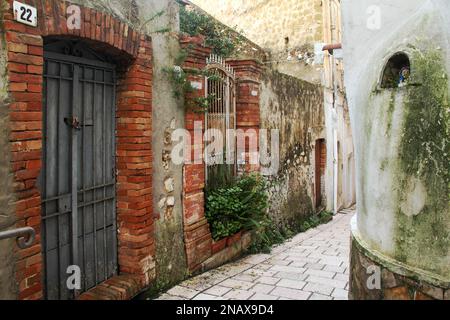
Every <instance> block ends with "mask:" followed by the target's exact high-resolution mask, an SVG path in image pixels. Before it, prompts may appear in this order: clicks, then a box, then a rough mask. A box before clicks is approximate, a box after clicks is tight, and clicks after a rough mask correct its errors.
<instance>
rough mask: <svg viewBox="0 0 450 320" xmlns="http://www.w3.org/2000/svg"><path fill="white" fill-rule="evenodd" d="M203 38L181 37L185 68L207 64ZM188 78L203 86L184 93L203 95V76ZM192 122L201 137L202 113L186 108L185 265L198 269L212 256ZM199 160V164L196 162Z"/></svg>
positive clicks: (200, 154) (200, 155) (202, 174)
mask: <svg viewBox="0 0 450 320" xmlns="http://www.w3.org/2000/svg"><path fill="white" fill-rule="evenodd" d="M202 43H203V39H202V38H185V39H182V40H181V47H182V48H183V49H184V50H187V51H188V56H187V58H186V61H185V63H184V68H192V69H197V70H202V69H204V68H205V67H206V58H207V57H208V56H209V55H210V53H211V50H210V49H209V48H205V47H204V46H203V45H202ZM189 80H190V81H196V82H200V83H202V89H200V90H196V92H193V93H191V94H190V95H188V96H187V97H186V99H193V98H195V97H196V96H197V97H204V96H205V79H204V77H201V76H192V75H191V76H189ZM194 122H199V123H201V124H202V131H201V133H200V132H199V133H198V134H201V136H202V137H203V133H204V124H205V116H204V114H203V113H198V112H194V111H192V110H189V109H187V110H186V119H185V126H186V130H188V131H189V133H190V136H191V143H192V145H191V148H192V149H191V150H192V157H191V162H192V163H191V164H185V166H184V175H183V176H184V177H183V178H184V180H183V218H184V219H183V221H184V241H185V246H186V256H187V264H188V269H189V271H191V272H194V271H196V270H198V268H199V267H200V264H201V263H202V262H203V261H205V260H206V259H208V258H209V257H210V256H211V245H212V237H211V232H210V231H209V224H208V221H206V218H205V195H204V187H205V166H204V163H203V139H201V140H200V141H194V133H195V132H194ZM196 163H199V164H196Z"/></svg>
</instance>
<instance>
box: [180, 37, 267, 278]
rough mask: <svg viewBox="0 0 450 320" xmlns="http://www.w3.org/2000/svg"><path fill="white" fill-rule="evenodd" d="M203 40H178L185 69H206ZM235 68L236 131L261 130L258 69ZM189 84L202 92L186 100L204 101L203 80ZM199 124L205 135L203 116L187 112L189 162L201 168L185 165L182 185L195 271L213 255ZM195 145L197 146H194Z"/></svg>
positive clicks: (249, 64) (248, 63) (241, 63)
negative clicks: (197, 85) (197, 136)
mask: <svg viewBox="0 0 450 320" xmlns="http://www.w3.org/2000/svg"><path fill="white" fill-rule="evenodd" d="M203 43H204V40H203V38H202V37H188V38H183V39H182V40H181V46H182V48H184V49H185V50H187V53H188V55H187V58H186V61H185V63H184V68H185V69H186V68H192V69H196V70H203V69H204V68H205V67H206V58H207V57H209V55H210V53H211V50H210V49H209V48H206V47H204V45H203ZM230 65H231V66H232V67H234V68H235V71H236V76H237V78H238V89H237V97H236V117H237V128H238V129H243V130H247V129H255V130H256V132H258V130H259V127H260V110H259V77H260V73H261V69H260V67H259V65H258V63H257V62H255V61H253V60H238V61H230ZM189 80H190V81H196V82H201V83H202V89H200V90H196V91H195V92H194V93H192V94H190V95H188V96H187V97H186V99H192V98H195V97H196V96H201V97H205V89H206V86H205V79H204V77H203V76H192V75H190V76H189ZM254 90H257V92H258V95H257V96H252V95H251V92H252V91H254ZM196 121H197V122H199V123H202V128H203V130H202V132H201V135H202V137H203V133H204V121H205V115H204V113H198V112H197V113H195V112H193V111H191V110H189V109H187V111H186V124H185V126H186V129H187V130H188V131H189V133H190V136H191V142H192V145H191V147H192V155H193V157H191V159H192V161H197V160H200V163H201V164H185V166H184V181H183V217H184V238H185V244H186V255H187V261H188V269H189V271H191V272H195V271H197V270H198V269H199V268H200V267H201V264H202V263H203V262H204V261H205V260H207V259H208V258H210V257H211V255H212V243H213V242H212V237H211V233H210V230H209V224H208V222H207V220H206V218H205V195H204V187H205V163H204V161H203V149H204V142H203V140H201V141H198V142H196V141H194V122H196ZM196 143H197V144H196ZM246 169H247V170H248V171H256V170H259V166H247V168H246Z"/></svg>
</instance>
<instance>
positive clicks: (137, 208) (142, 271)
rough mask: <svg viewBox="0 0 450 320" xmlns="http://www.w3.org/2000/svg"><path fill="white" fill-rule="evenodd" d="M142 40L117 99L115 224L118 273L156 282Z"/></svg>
mask: <svg viewBox="0 0 450 320" xmlns="http://www.w3.org/2000/svg"><path fill="white" fill-rule="evenodd" d="M151 50H152V48H151V41H150V39H147V38H146V37H144V36H142V38H141V44H140V49H139V53H138V56H137V59H136V60H135V62H134V64H133V65H132V66H131V67H130V68H129V69H128V71H127V72H126V74H125V75H124V78H123V79H122V80H121V82H120V84H119V89H118V101H117V169H118V175H117V221H118V227H119V230H120V232H119V235H118V238H119V266H120V272H121V273H130V274H135V275H139V276H141V279H142V281H143V285H148V284H149V283H150V281H151V280H152V279H154V278H155V261H154V255H155V244H154V236H153V227H154V226H153V212H152V201H153V200H152V146H151V142H152V139H151V134H152V100H151V95H152V55H151Z"/></svg>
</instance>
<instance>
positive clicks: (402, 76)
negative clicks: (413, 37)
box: [381, 53, 411, 88]
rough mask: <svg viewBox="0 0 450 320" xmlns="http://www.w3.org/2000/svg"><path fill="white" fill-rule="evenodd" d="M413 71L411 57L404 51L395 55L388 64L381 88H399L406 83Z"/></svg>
mask: <svg viewBox="0 0 450 320" xmlns="http://www.w3.org/2000/svg"><path fill="white" fill-rule="evenodd" d="M410 73H411V64H410V61H409V58H408V56H407V55H406V54H404V53H397V54H395V55H393V56H392V57H391V58H390V59H389V61H388V62H387V64H386V67H385V68H384V71H383V78H382V79H381V88H398V87H402V86H404V85H406V83H407V81H408V79H409V76H410Z"/></svg>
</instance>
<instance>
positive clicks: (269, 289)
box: [158, 210, 355, 300]
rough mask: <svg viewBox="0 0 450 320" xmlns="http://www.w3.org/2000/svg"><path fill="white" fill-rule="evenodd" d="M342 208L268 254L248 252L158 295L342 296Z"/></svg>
mask: <svg viewBox="0 0 450 320" xmlns="http://www.w3.org/2000/svg"><path fill="white" fill-rule="evenodd" d="M354 213H355V212H354V211H347V210H345V211H342V212H340V213H339V214H338V215H336V216H335V217H334V219H333V220H332V221H331V222H330V223H328V224H325V225H321V226H319V227H317V228H315V229H310V230H308V231H307V232H305V233H300V234H298V235H297V236H295V237H294V238H293V239H291V240H289V241H287V242H286V243H284V244H282V245H280V246H277V247H275V248H274V249H273V250H272V253H271V254H257V255H251V256H247V257H245V258H243V259H241V260H239V261H237V262H233V263H229V264H227V265H224V266H222V267H220V268H217V269H215V270H212V271H209V272H206V273H204V274H201V275H199V276H197V277H194V278H192V279H189V280H187V281H185V282H183V283H181V284H180V285H178V286H176V287H174V288H172V289H170V290H169V291H168V292H166V293H164V294H162V295H161V296H160V297H159V298H158V299H160V300H180V299H185V300H347V299H348V278H349V273H348V272H349V253H350V241H349V236H350V220H351V218H352V217H353V215H354Z"/></svg>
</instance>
